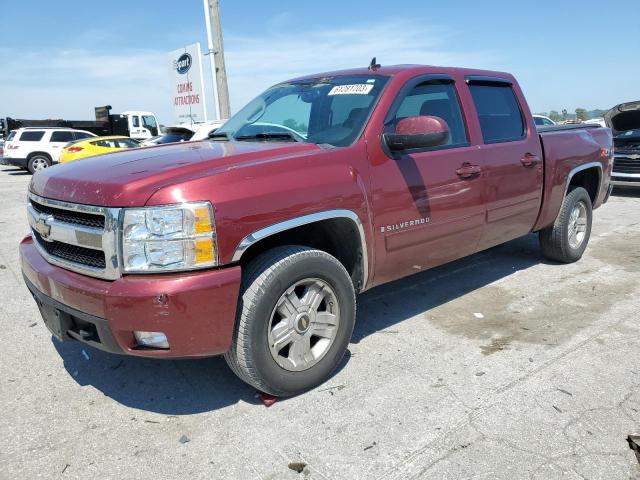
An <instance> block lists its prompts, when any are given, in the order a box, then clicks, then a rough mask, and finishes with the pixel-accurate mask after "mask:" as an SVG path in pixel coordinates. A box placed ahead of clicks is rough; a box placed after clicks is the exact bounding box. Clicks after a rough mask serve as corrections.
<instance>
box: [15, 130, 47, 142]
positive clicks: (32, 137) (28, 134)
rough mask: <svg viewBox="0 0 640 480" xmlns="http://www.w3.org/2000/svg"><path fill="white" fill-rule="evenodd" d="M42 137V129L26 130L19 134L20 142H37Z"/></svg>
mask: <svg viewBox="0 0 640 480" xmlns="http://www.w3.org/2000/svg"><path fill="white" fill-rule="evenodd" d="M42 137H44V131H43V130H26V131H24V132H22V134H20V138H19V140H20V141H21V142H39V141H40V140H42Z"/></svg>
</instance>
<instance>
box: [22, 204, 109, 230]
mask: <svg viewBox="0 0 640 480" xmlns="http://www.w3.org/2000/svg"><path fill="white" fill-rule="evenodd" d="M31 206H32V207H33V209H34V210H35V211H36V212H38V213H44V214H45V215H52V216H53V218H55V219H56V220H58V221H60V222H63V223H70V224H72V225H81V226H83V227H92V228H104V215H95V214H93V213H85V212H79V211H73V210H62V209H60V208H53V207H48V206H46V205H41V204H40V203H38V202H36V201H35V200H31Z"/></svg>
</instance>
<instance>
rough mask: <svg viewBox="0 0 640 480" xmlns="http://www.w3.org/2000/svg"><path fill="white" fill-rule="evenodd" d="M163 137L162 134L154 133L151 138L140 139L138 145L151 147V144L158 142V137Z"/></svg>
mask: <svg viewBox="0 0 640 480" xmlns="http://www.w3.org/2000/svg"><path fill="white" fill-rule="evenodd" d="M162 137H163V135H162V134H160V135H156V136H154V137H151V138H147V139H146V140H142V141H141V142H140V146H141V147H151V146H153V145H158V142H159V141H160V139H161V138H162Z"/></svg>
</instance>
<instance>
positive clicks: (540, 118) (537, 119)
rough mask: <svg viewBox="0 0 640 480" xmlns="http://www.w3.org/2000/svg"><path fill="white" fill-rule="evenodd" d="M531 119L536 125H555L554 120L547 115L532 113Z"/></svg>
mask: <svg viewBox="0 0 640 480" xmlns="http://www.w3.org/2000/svg"><path fill="white" fill-rule="evenodd" d="M533 121H534V123H535V124H536V125H538V126H545V125H555V124H556V122H554V121H553V120H551V119H550V118H549V117H545V116H544V115H533Z"/></svg>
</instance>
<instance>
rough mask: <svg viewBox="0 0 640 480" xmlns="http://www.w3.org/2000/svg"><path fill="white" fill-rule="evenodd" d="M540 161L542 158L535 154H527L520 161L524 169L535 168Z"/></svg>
mask: <svg viewBox="0 0 640 480" xmlns="http://www.w3.org/2000/svg"><path fill="white" fill-rule="evenodd" d="M539 161H540V157H538V156H537V155H534V154H533V153H525V154H524V157H522V158H521V159H520V163H521V164H522V165H523V166H524V167H534V166H535V165H536V164H537V163H538V162H539Z"/></svg>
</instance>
